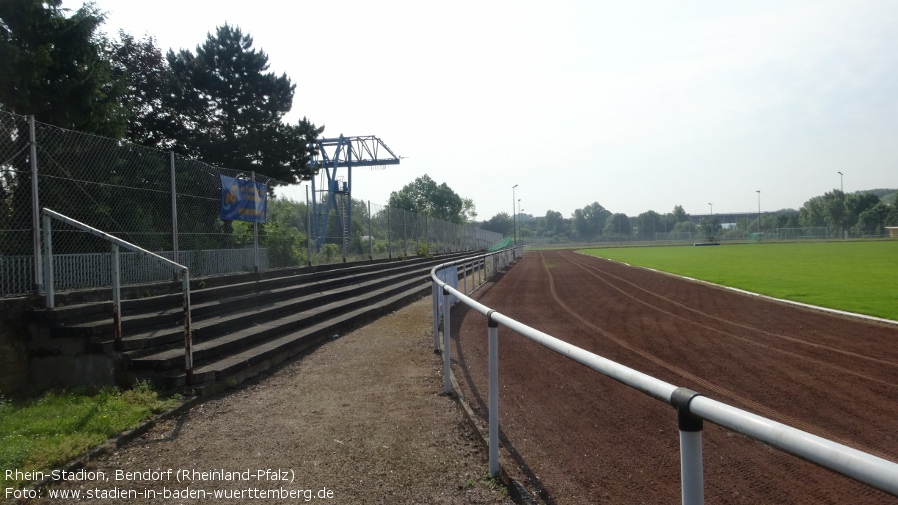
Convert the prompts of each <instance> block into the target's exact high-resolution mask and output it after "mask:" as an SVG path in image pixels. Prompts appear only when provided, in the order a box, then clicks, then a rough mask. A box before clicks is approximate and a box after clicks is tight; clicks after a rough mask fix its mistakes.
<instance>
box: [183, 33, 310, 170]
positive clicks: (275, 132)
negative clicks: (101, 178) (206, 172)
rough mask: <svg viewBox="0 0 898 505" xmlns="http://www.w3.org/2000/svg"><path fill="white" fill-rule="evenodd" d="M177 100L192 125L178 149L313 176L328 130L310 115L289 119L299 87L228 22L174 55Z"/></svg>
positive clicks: (235, 164)
mask: <svg viewBox="0 0 898 505" xmlns="http://www.w3.org/2000/svg"><path fill="white" fill-rule="evenodd" d="M167 59H168V64H169V67H170V70H171V80H170V86H171V92H172V97H173V105H174V108H175V109H176V110H178V111H179V113H180V121H181V123H182V124H184V125H185V126H186V128H185V129H184V130H182V131H181V132H179V138H177V139H176V140H177V143H176V148H177V149H179V150H181V151H183V152H184V153H185V154H188V155H190V156H193V157H196V158H199V159H202V160H203V161H206V162H209V163H212V164H216V165H220V166H225V167H228V168H234V169H237V170H245V171H251V170H252V171H256V172H259V173H262V174H265V175H267V176H269V177H274V178H276V179H280V180H282V181H286V182H297V181H299V180H305V179H309V178H310V177H312V176H313V175H314V174H313V173H312V172H311V171H310V169H309V162H310V160H311V155H312V154H313V153H314V151H315V146H316V144H315V138H316V137H317V136H318V135H319V134H320V133H321V132H322V131H323V130H324V128H323V127H322V128H317V127H315V125H314V124H312V123H311V122H309V121H308V120H307V119H306V118H303V119H302V120H301V121H299V122H298V123H297V124H295V125H289V124H285V123H284V122H283V118H284V115H285V114H287V112H289V111H290V109H291V107H292V105H293V93H294V90H295V88H296V86H295V85H294V84H293V83H292V82H291V81H290V79H289V78H288V77H287V75H286V74H281V75H280V76H278V75H275V74H274V73H273V72H269V71H268V69H269V65H268V55H266V54H265V53H264V52H263V51H261V50H256V49H253V39H252V37H251V36H249V35H244V34H243V32H242V31H241V30H240V28H237V27H232V26H230V25H227V24H225V25H224V26H220V27H218V28H217V29H216V32H215V34H214V35H213V34H211V33H210V34H208V35H207V37H206V41H205V42H204V43H203V44H202V45H199V46H197V48H196V54H194V53H193V52H191V51H189V50H186V49H182V50H180V51H179V52H177V53H175V52H174V51H171V50H170V51H169V52H168V54H167Z"/></svg>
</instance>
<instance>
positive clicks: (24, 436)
mask: <svg viewBox="0 0 898 505" xmlns="http://www.w3.org/2000/svg"><path fill="white" fill-rule="evenodd" d="M178 403H180V398H179V397H169V398H163V397H161V396H160V395H159V394H158V393H157V392H156V391H155V390H154V389H153V388H152V387H150V385H149V384H148V383H138V384H136V385H135V387H134V388H133V389H129V390H126V391H121V390H119V389H115V388H104V389H100V390H99V391H92V392H91V391H84V390H79V391H74V392H66V391H62V392H49V393H46V394H45V395H44V396H42V397H40V398H38V399H34V400H29V401H25V402H21V403H20V402H11V401H8V400H3V398H2V397H0V488H7V487H18V486H20V485H22V484H24V481H22V480H20V479H17V478H16V476H15V473H14V474H13V475H12V478H11V479H7V470H12V471H13V472H15V470H19V471H20V472H34V471H43V472H48V471H50V470H52V469H54V468H58V467H59V466H61V465H63V464H65V463H66V462H68V461H71V460H72V459H74V458H76V457H78V456H80V455H81V454H83V453H84V452H86V451H87V450H89V449H91V448H92V447H95V446H97V445H99V444H102V443H103V442H105V441H106V440H108V439H109V438H110V437H112V436H113V435H115V434H117V433H120V432H122V431H124V430H127V429H131V428H134V427H136V426H137V425H139V424H140V422H141V421H144V420H146V419H148V418H150V417H152V416H153V415H155V414H158V413H161V412H164V411H165V410H168V409H169V408H172V407H174V406H176V405H177V404H178Z"/></svg>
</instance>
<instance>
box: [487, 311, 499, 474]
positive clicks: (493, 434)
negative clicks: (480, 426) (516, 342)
mask: <svg viewBox="0 0 898 505" xmlns="http://www.w3.org/2000/svg"><path fill="white" fill-rule="evenodd" d="M486 319H487V338H488V340H489V343H488V346H489V351H488V353H489V381H490V384H489V433H490V435H489V436H490V439H489V459H490V475H492V476H493V477H495V476H496V475H498V474H499V323H497V322H495V321H493V311H490V312H489V314H488V315H487V317H486Z"/></svg>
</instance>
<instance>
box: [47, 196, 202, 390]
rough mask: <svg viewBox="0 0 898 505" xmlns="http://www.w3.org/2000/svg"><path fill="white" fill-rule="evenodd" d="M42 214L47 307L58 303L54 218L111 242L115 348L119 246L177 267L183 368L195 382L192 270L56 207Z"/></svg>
mask: <svg viewBox="0 0 898 505" xmlns="http://www.w3.org/2000/svg"><path fill="white" fill-rule="evenodd" d="M41 216H42V217H43V233H44V240H43V242H44V244H43V245H44V251H43V252H44V254H43V262H44V265H43V275H44V289H45V290H46V291H45V303H46V308H48V309H53V308H55V306H56V300H55V289H54V285H53V282H54V281H53V269H54V261H53V230H52V226H51V224H52V219H56V220H58V221H61V222H63V223H65V224H67V225H69V226H72V227H74V228H78V229H80V230H83V231H86V232H87V233H90V234H91V235H94V236H96V237H99V238H101V239H103V240H105V241H107V242H109V243H110V244H111V248H112V254H111V270H112V322H113V331H114V332H115V337H114V338H115V344H114V345H115V348H116V350H121V348H122V320H121V314H122V297H121V257H120V256H121V255H120V253H119V248H122V247H123V248H125V249H128V250H130V251H134V252H135V253H137V254H139V255H141V256H143V257H146V258H150V259H153V260H155V261H157V262H159V263H161V264H162V265H165V266H166V267H168V268H170V269H171V270H174V271H175V272H176V273H178V274H179V275H180V277H181V289H182V291H183V293H184V305H183V307H184V370H185V372H186V382H187V385H191V384H192V383H193V351H192V348H191V347H192V346H191V335H190V319H191V317H190V270H189V269H188V268H187V267H186V266H184V265H181V264H179V263H175V262H174V261H171V260H170V259H167V258H163V257H162V256H159V255H158V254H156V253H152V252H150V251H147V250H146V249H143V248H142V247H139V246H136V245H134V244H132V243H130V242H126V241H124V240H122V239H120V238H118V237H115V236H113V235H110V234H108V233H106V232H104V231H100V230H98V229H96V228H93V227H91V226H88V225H86V224H84V223H82V222H80V221H76V220H74V219H72V218H70V217H68V216H65V215H63V214H60V213H58V212H55V211H53V210H50V209H47V208H43V209H41Z"/></svg>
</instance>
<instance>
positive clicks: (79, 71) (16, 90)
mask: <svg viewBox="0 0 898 505" xmlns="http://www.w3.org/2000/svg"><path fill="white" fill-rule="evenodd" d="M61 5H62V0H3V1H2V2H0V76H2V79H0V108H2V109H4V110H7V111H10V112H15V113H17V114H21V115H34V116H35V118H37V119H38V120H39V121H42V122H45V123H50V124H53V125H54V126H59V127H61V128H68V129H72V130H78V131H82V132H87V133H94V134H97V135H103V136H109V137H114V138H120V137H121V136H122V135H123V134H124V131H125V124H126V122H127V117H128V111H127V109H126V107H125V106H124V104H123V103H122V100H121V98H122V94H123V91H124V85H123V82H122V81H120V80H118V79H116V78H115V76H114V75H113V70H112V64H111V62H110V59H109V57H108V51H107V48H108V43H107V41H106V40H105V39H104V38H103V37H102V36H101V35H100V33H99V31H98V29H99V27H100V25H101V24H102V23H103V20H104V17H103V14H101V13H100V11H99V10H98V8H97V7H96V6H95V5H93V4H90V3H88V4H85V5H83V6H82V7H80V8H79V9H78V10H76V11H75V12H74V14H73V15H71V16H69V17H66V16H65V15H64V10H63V9H62V8H61V7H60V6H61Z"/></svg>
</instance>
